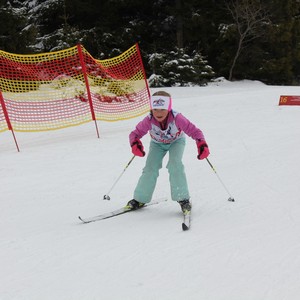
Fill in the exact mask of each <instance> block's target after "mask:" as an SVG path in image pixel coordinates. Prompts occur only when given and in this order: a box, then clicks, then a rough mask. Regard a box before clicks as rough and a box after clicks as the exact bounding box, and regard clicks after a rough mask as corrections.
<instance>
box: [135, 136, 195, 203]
mask: <svg viewBox="0 0 300 300" xmlns="http://www.w3.org/2000/svg"><path fill="white" fill-rule="evenodd" d="M184 147H185V138H180V139H178V140H176V141H174V142H173V143H171V144H162V143H155V142H153V141H151V142H150V148H149V153H148V156H147V160H146V165H145V167H144V169H143V172H142V175H141V177H140V178H139V181H138V184H137V186H136V188H135V190H134V199H135V200H137V201H139V202H143V203H148V202H150V201H151V199H152V195H153V192H154V189H155V186H156V181H157V178H158V175H159V170H160V169H161V168H162V162H163V158H164V156H165V155H166V153H167V152H169V161H168V163H167V169H168V172H169V181H170V187H171V197H172V200H174V201H180V200H183V199H189V198H190V196H189V190H188V185H187V180H186V175H185V171H184V165H183V163H182V156H183V151H184Z"/></svg>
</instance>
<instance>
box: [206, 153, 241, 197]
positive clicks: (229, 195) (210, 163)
mask: <svg viewBox="0 0 300 300" xmlns="http://www.w3.org/2000/svg"><path fill="white" fill-rule="evenodd" d="M206 161H207V162H208V164H209V165H210V167H211V168H212V170H213V171H214V172H215V174H216V175H217V177H218V179H219V181H220V182H221V184H222V185H223V187H224V189H225V190H226V191H227V193H228V195H229V198H228V201H231V202H234V201H235V200H234V198H233V197H232V196H231V194H230V192H229V191H228V189H227V187H226V186H225V184H224V182H223V181H222V180H221V178H220V176H219V175H218V173H217V171H216V169H215V168H214V166H213V165H212V164H211V162H210V161H209V160H208V158H206Z"/></svg>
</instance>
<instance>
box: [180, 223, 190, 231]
mask: <svg viewBox="0 0 300 300" xmlns="http://www.w3.org/2000/svg"><path fill="white" fill-rule="evenodd" d="M189 229H190V228H189V227H188V226H186V224H185V223H182V230H183V231H186V230H189Z"/></svg>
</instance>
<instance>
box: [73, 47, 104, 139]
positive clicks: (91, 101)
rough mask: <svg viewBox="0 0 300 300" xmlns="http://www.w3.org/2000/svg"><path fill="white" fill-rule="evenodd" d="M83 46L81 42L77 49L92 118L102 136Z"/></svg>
mask: <svg viewBox="0 0 300 300" xmlns="http://www.w3.org/2000/svg"><path fill="white" fill-rule="evenodd" d="M81 47H82V46H81V44H78V45H77V50H78V55H79V60H80V65H81V69H82V73H83V78H84V82H85V87H86V92H87V97H88V101H89V105H90V110H91V114H92V119H93V120H94V122H95V126H96V131H97V136H98V138H100V135H99V130H98V125H97V120H96V115H95V110H94V106H93V100H92V96H91V90H90V85H89V80H88V76H87V71H86V65H85V62H84V57H83V53H82V49H81Z"/></svg>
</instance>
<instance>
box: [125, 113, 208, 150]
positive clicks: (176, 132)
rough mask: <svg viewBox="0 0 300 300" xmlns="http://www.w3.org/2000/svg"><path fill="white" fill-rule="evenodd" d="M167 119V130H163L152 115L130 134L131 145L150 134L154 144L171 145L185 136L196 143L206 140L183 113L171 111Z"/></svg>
mask: <svg viewBox="0 0 300 300" xmlns="http://www.w3.org/2000/svg"><path fill="white" fill-rule="evenodd" d="M167 118H168V119H167V126H166V129H165V130H163V129H161V126H160V124H159V122H158V121H157V120H156V119H155V118H154V117H153V116H152V114H151V113H150V114H149V115H148V116H146V117H145V118H144V119H143V120H142V121H141V122H139V123H138V124H137V126H136V128H135V130H133V131H132V132H131V133H130V135H129V142H130V145H132V143H133V142H134V141H135V140H136V139H141V138H142V137H143V136H144V135H145V134H147V133H148V132H149V133H150V136H151V139H152V140H153V141H154V142H156V143H163V144H170V143H172V142H174V141H175V140H177V139H180V138H184V136H185V134H187V135H188V136H189V137H191V138H192V139H194V140H195V141H197V140H205V138H204V135H203V133H202V131H201V130H200V129H199V128H197V127H196V126H195V125H194V124H193V123H192V122H190V121H189V120H188V119H187V118H186V117H184V116H183V115H182V114H181V113H177V112H175V111H173V110H171V111H170V112H169V114H168V117H167Z"/></svg>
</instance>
